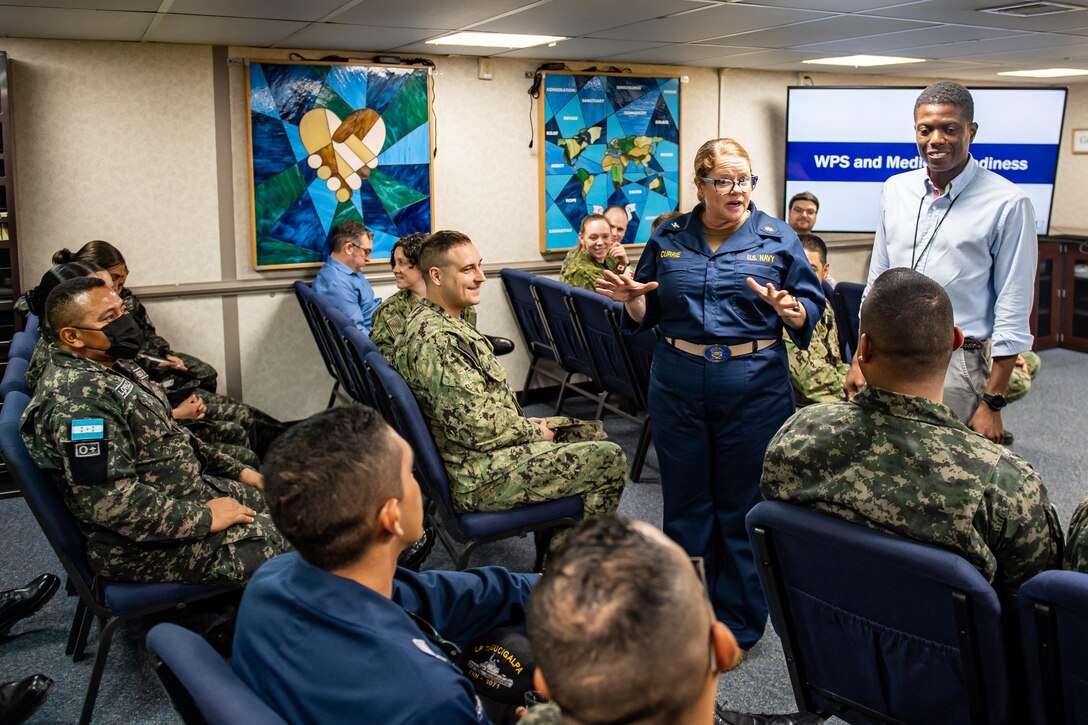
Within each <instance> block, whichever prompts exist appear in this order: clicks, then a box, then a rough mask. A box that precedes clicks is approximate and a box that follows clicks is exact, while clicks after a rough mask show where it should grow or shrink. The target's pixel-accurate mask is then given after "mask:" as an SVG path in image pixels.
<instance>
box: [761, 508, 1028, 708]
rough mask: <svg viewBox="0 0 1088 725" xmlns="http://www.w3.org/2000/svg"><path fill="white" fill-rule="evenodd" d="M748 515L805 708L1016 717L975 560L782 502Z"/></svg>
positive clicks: (997, 614) (986, 588)
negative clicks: (1013, 713) (972, 561)
mask: <svg viewBox="0 0 1088 725" xmlns="http://www.w3.org/2000/svg"><path fill="white" fill-rule="evenodd" d="M746 522H747V529H748V535H749V537H750V538H751V539H752V543H753V545H754V547H755V549H756V552H757V553H756V557H757V559H756V560H757V561H758V562H761V564H762V565H761V566H760V568H759V575H760V581H761V582H762V584H763V591H764V593H765V594H766V596H767V603H768V605H769V607H770V610H771V617H772V621H773V622H774V625H775V629H776V630H777V631H778V633H779V635H780V636H781V637H782V647H783V650H784V651H785V654H786V660H787V664H788V666H789V669H790V679H791V681H792V683H793V687H794V694H795V696H796V697H797V701H798V705H799V706H800V707H801V708H802V709H804V710H808V711H810V712H817V711H820V712H834V713H835V714H836V715H837V716H838V717H840V718H842V719H844V720H846V721H847V722H866V721H872V722H903V723H927V722H932V723H938V722H939V723H947V724H953V723H1006V722H1010V721H1011V717H1012V715H1011V708H1012V698H1011V696H1010V693H1009V686H1010V680H1009V677H1008V661H1007V659H1006V650H1005V644H1004V632H1003V629H1002V620H1001V605H1000V603H999V601H998V598H997V594H996V592H995V591H994V590H993V588H992V587H991V586H990V584H989V583H988V582H987V581H986V579H985V577H983V576H982V575H981V574H980V573H979V572H978V571H977V570H976V569H975V568H974V567H973V566H971V564H970V563H968V562H967V560H966V559H963V558H962V557H960V556H957V555H956V554H953V553H952V552H950V551H947V550H944V549H939V548H937V547H934V546H929V545H927V544H922V543H920V542H917V541H913V540H910V539H907V538H904V537H900V536H894V535H891V534H887V533H884V532H880V531H875V530H872V529H869V528H866V527H864V526H859V525H855V524H851V523H847V522H845V521H843V520H841V519H838V518H835V517H833V516H829V515H826V514H822V513H818V512H815V511H810V510H806V509H803V508H800V507H798V506H793V505H790V504H785V503H781V502H777V501H763V502H760V503H759V504H757V505H756V506H755V507H754V508H753V509H752V510H751V511H750V512H749V513H748V517H747V520H746ZM840 708H841V709H840Z"/></svg>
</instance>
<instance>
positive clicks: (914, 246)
mask: <svg viewBox="0 0 1088 725" xmlns="http://www.w3.org/2000/svg"><path fill="white" fill-rule="evenodd" d="M948 193H949V195H951V194H952V187H951V185H949V187H948ZM926 196H928V194H922V198H921V199H919V200H918V213H917V214H915V215H914V241H912V242H911V245H910V268H911V269H913V270H915V271H917V270H918V265H919V264H921V262H922V258H923V257H925V256H926V252H928V251H929V247H930V245H931V244H933V240H934V239H936V238H937V232H939V231H940V229H941V225H942V224H944V220H945V219H947V218H948V215H949V214H951V213H952V206H953V205H954V204H955V203H956V199H959V198H960V197H959V195H956V196H953V197H952V201H950V202H949V203H948V208H947V209H945V211H944V216H942V217H941V218H940V219H939V220H938V221H937V226H935V227H933V233H932V234H930V235H929V240H928V241H926V244H925V246H924V247H922V253H921V254H919V255H918V257H917V259H915V257H914V253H915V251H916V250H917V249H918V223H919V222H920V221H921V219H922V205H923V204H924V203H925V201H926Z"/></svg>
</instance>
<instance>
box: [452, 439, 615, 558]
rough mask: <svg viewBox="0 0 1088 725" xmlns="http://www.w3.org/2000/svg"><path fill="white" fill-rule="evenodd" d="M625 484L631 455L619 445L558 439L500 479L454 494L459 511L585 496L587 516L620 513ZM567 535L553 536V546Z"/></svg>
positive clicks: (484, 509) (584, 505)
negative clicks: (628, 460)
mask: <svg viewBox="0 0 1088 725" xmlns="http://www.w3.org/2000/svg"><path fill="white" fill-rule="evenodd" d="M626 483H627V456H625V455H624V453H623V449H621V448H620V447H619V446H618V445H616V444H615V443H609V442H607V441H582V442H577V443H556V444H554V445H552V446H551V449H550V450H545V451H542V452H533V453H531V454H529V455H527V456H526V458H525V460H523V461H520V462H519V463H518V465H517V466H515V467H514V468H513V469H509V470H508V474H507V475H506V476H503V477H502V478H500V479H498V480H495V481H492V482H489V483H485V484H483V485H481V486H479V487H478V488H476V489H474V490H473V491H471V492H467V493H453V505H454V507H455V508H457V509H458V510H460V511H505V510H507V509H510V508H514V507H515V506H521V505H524V504H531V503H542V502H545V501H555V500H557V499H561V498H565V497H567V496H581V497H582V506H583V510H584V512H585V518H590V517H592V516H601V515H603V514H610V513H614V512H615V511H616V507H617V506H619V503H620V495H621V494H622V493H623V487H624V485H625V484H626ZM563 538H565V536H563V535H559V534H557V535H556V536H555V537H554V538H553V539H552V545H551V548H552V549H553V550H554V549H555V548H556V547H557V546H558V545H559V544H560V543H561V541H562V539H563Z"/></svg>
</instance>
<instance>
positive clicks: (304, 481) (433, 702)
mask: <svg viewBox="0 0 1088 725" xmlns="http://www.w3.org/2000/svg"><path fill="white" fill-rule="evenodd" d="M263 473H264V475H265V496H266V498H267V500H268V506H269V510H270V511H271V513H272V518H273V520H274V521H276V523H277V525H278V526H280V527H281V531H282V532H283V534H284V535H285V536H286V537H287V538H288V540H289V541H290V542H291V543H292V544H293V545H294V546H295V548H296V552H292V553H289V554H284V555H282V556H279V557H276V558H275V559H272V560H271V561H269V562H267V563H266V564H264V565H263V566H262V567H261V568H260V569H258V570H257V573H256V574H255V575H254V577H253V578H252V580H251V581H250V585H249V586H247V587H246V591H245V594H244V595H243V597H242V603H241V606H240V607H239V612H238V620H237V625H236V628H235V637H234V662H233V667H234V671H235V672H236V673H237V674H238V676H239V677H240V678H241V679H242V680H243V681H245V682H246V684H247V685H248V686H249V687H251V688H252V689H253V690H254V691H255V692H256V693H257V695H258V696H260V697H261V699H262V700H264V701H265V702H267V703H268V704H269V705H270V706H271V707H272V708H273V709H275V710H276V711H277V712H278V713H279V714H280V715H281V716H283V717H284V719H286V720H287V721H288V722H291V723H321V724H322V725H327V724H330V723H332V724H334V723H363V722H367V723H383V724H392V723H413V724H414V723H487V722H490V721H489V720H488V718H487V715H486V714H485V712H484V709H483V706H482V705H481V703H480V700H479V699H478V698H477V696H476V691H475V689H474V687H473V685H472V682H471V681H470V680H469V678H468V677H466V676H465V675H464V674H463V673H462V671H461V670H460V669H459V668H458V666H457V665H456V664H454V662H453V661H452V659H454V658H455V657H456V655H455V654H454V648H453V646H451V645H453V643H459V644H463V643H467V642H470V641H472V640H473V639H475V638H476V637H479V636H481V635H483V634H485V633H487V632H489V631H490V630H492V629H494V628H496V627H500V626H506V625H515V626H516V625H521V624H523V623H524V620H525V613H526V611H527V607H528V601H529V594H530V593H531V591H532V589H533V586H534V585H535V583H536V581H537V579H538V578H539V577H537V575H535V574H512V573H510V572H508V571H507V570H506V569H504V568H501V567H482V568H478V569H470V570H468V571H464V572H449V571H427V572H423V573H421V574H417V573H415V572H412V571H409V570H407V569H403V568H398V567H397V556H398V555H399V554H400V552H401V551H403V550H404V549H406V548H407V547H408V546H410V545H411V544H412V543H413V542H415V541H417V540H418V539H419V537H420V536H421V535H422V533H423V505H422V498H421V496H420V491H419V485H418V484H417V483H416V481H415V478H414V477H413V476H412V451H411V449H410V448H409V446H408V444H407V443H405V441H404V439H402V438H401V437H400V436H398V435H397V434H396V433H395V432H393V430H392V429H391V428H389V426H387V425H386V424H385V423H384V422H383V421H382V420H381V417H380V416H379V415H378V414H377V413H376V412H375V411H374V410H373V409H371V408H365V407H363V406H359V405H354V406H347V407H340V408H333V409H332V410H327V411H324V412H322V413H318V414H317V415H315V416H313V417H311V418H310V419H309V420H307V421H305V422H303V423H301V424H299V425H297V426H295V427H294V428H292V429H291V430H289V431H288V432H287V433H285V434H284V435H283V437H282V438H280V440H279V441H278V442H277V444H276V446H275V447H274V450H273V451H272V452H271V453H270V455H269V457H268V460H267V461H266V463H265V466H264V468H263Z"/></svg>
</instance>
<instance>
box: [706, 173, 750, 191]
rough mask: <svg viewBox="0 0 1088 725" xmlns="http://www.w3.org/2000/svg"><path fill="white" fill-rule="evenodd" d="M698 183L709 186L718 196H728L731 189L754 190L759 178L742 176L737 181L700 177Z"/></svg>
mask: <svg viewBox="0 0 1088 725" xmlns="http://www.w3.org/2000/svg"><path fill="white" fill-rule="evenodd" d="M699 181H703V182H706V183H707V184H710V185H711V186H713V187H714V190H715V191H717V192H718V193H719V194H728V193H730V192H731V191H733V189H740V190H741V191H748V190H749V189H754V188H756V182H757V181H759V177H758V176H742V177H740V178H739V179H708V178H706V177H705V176H700V177H699Z"/></svg>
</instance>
